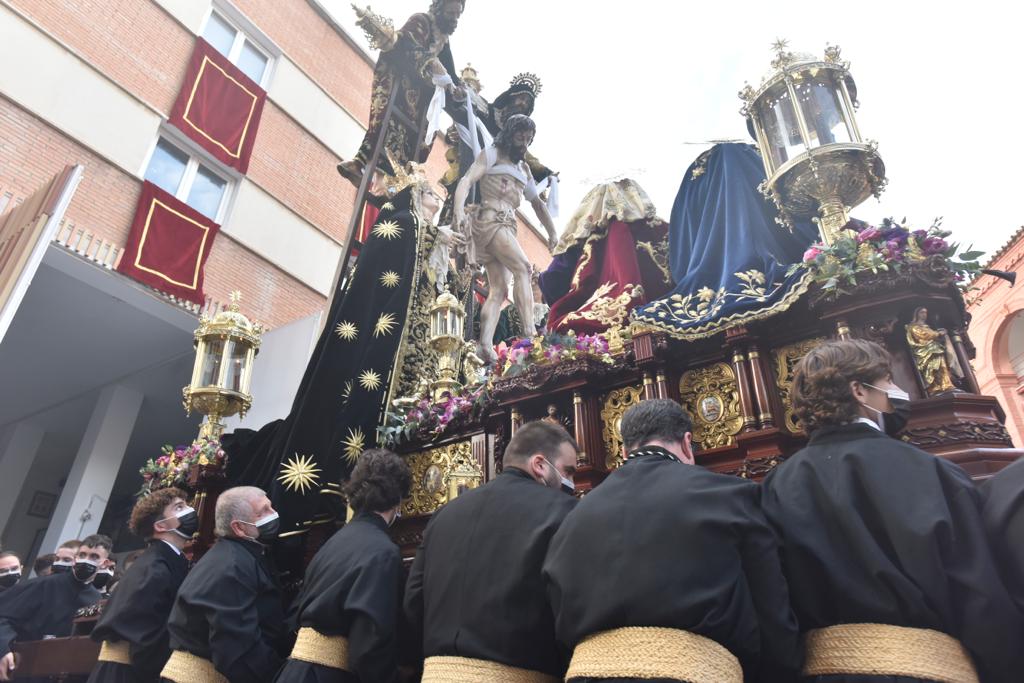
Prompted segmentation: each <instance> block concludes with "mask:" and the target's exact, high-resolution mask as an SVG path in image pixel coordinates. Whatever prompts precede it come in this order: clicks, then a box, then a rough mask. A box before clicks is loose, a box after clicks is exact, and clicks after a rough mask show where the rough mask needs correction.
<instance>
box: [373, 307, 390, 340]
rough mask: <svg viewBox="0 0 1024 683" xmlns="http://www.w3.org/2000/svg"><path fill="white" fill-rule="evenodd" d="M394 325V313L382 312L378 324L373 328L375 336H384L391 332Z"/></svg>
mask: <svg viewBox="0 0 1024 683" xmlns="http://www.w3.org/2000/svg"><path fill="white" fill-rule="evenodd" d="M394 327H395V315H394V313H381V314H380V317H379V318H377V324H376V325H375V326H374V328H373V336H374V337H383V336H384V335H386V334H391V330H392V329H394Z"/></svg>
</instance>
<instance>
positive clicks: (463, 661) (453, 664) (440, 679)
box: [420, 657, 559, 683]
mask: <svg viewBox="0 0 1024 683" xmlns="http://www.w3.org/2000/svg"><path fill="white" fill-rule="evenodd" d="M558 681H559V679H558V677H556V676H549V675H548V674H543V673H540V672H539V671H529V670H528V669H517V668H516V667H514V666H508V665H506V664H499V663H497V662H489V661H487V660H485V659H469V658H467V657H427V660H426V661H425V662H424V663H423V678H421V679H420V683H558Z"/></svg>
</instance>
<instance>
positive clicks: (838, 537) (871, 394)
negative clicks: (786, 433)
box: [762, 339, 1024, 683]
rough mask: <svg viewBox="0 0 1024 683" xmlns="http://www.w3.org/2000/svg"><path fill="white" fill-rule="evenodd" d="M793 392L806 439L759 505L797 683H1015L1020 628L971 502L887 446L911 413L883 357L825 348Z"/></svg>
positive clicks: (946, 469) (966, 491)
mask: <svg viewBox="0 0 1024 683" xmlns="http://www.w3.org/2000/svg"><path fill="white" fill-rule="evenodd" d="M791 391H792V393H791V399H792V401H793V408H794V410H795V412H796V414H797V416H798V417H799V419H800V421H801V424H802V425H803V427H804V429H805V430H806V431H807V432H808V434H809V435H810V441H809V443H808V445H807V447H805V448H803V449H802V450H800V451H799V452H797V453H796V454H795V455H793V456H792V457H791V458H790V459H789V460H787V461H786V462H785V463H783V464H782V465H781V466H780V467H778V468H777V469H776V470H775V471H773V472H772V473H771V474H769V475H768V477H767V478H766V479H765V482H764V485H763V486H764V489H763V492H762V507H763V509H764V512H765V515H766V516H767V517H768V520H769V521H770V522H771V523H772V525H773V526H774V527H775V528H776V530H777V532H778V534H779V536H780V546H781V548H782V549H783V553H782V557H783V567H784V570H785V572H786V577H787V579H788V581H789V585H790V586H793V587H794V590H793V591H792V592H791V594H790V597H791V599H792V601H793V608H794V610H795V612H796V615H797V619H798V620H799V622H800V628H801V630H802V631H804V632H806V649H807V658H806V663H805V665H804V671H803V673H804V676H805V678H806V679H807V680H810V681H821V682H822V683H824V682H825V681H828V682H829V683H840V682H854V681H855V682H866V681H914V680H941V681H947V680H953V681H972V680H977V678H976V677H975V676H976V675H980V679H981V680H982V681H984V682H985V683H997V682H1006V683H1009V681H1020V680H1021V676H1022V675H1024V659H1022V648H1021V644H1022V643H1024V625H1022V623H1021V617H1020V615H1019V614H1017V612H1016V610H1015V608H1014V605H1013V602H1012V600H1011V599H1010V597H1009V595H1008V594H1007V591H1006V589H1005V587H1004V586H1003V583H1002V581H1001V580H1000V578H999V573H998V571H997V569H996V566H995V562H994V559H993V556H992V552H991V550H990V549H989V546H988V542H987V540H986V537H985V529H984V526H983V524H982V520H981V514H980V511H979V496H978V492H977V491H976V490H975V488H974V486H973V485H972V483H971V480H970V478H969V477H968V476H967V474H966V473H965V472H964V471H963V470H962V469H960V468H959V467H957V466H956V465H954V464H953V463H951V462H949V461H948V460H945V459H943V458H941V457H935V456H933V455H931V454H930V453H926V452H924V451H922V450H920V449H918V448H916V447H914V446H912V445H910V444H908V443H905V442H903V441H900V440H897V439H893V438H890V437H889V436H887V432H888V433H892V434H895V433H897V432H899V431H900V430H901V429H902V428H903V426H904V425H905V423H906V415H907V413H908V412H909V400H908V396H907V394H906V392H904V391H902V390H901V389H899V387H897V386H896V385H895V384H893V382H892V371H891V365H890V359H889V355H888V353H887V352H886V351H885V350H884V349H883V348H882V347H880V346H879V345H877V344H874V343H872V342H868V341H865V340H861V339H855V340H851V341H837V342H829V343H826V344H823V345H821V346H819V347H817V348H816V349H814V350H812V351H811V352H810V353H808V354H807V355H806V356H805V357H804V358H803V359H802V360H801V362H800V363H799V364H798V366H797V369H796V372H795V373H794V377H793V385H792V390H791ZM837 643H842V644H843V647H842V649H841V650H840V649H837V647H836V644H837ZM914 652H918V653H921V652H927V654H926V655H924V656H918V657H914V656H912V655H913V653H914ZM972 659H973V662H972ZM975 670H976V671H977V674H975ZM879 672H885V673H886V674H887V675H884V676H882V675H877V674H878V673H879Z"/></svg>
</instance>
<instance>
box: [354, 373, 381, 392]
mask: <svg viewBox="0 0 1024 683" xmlns="http://www.w3.org/2000/svg"><path fill="white" fill-rule="evenodd" d="M359 386H361V387H362V388H363V389H366V390H367V391H376V390H377V389H380V375H379V374H377V373H376V372H374V371H373V370H366V371H365V372H363V373H362V374H360V375H359Z"/></svg>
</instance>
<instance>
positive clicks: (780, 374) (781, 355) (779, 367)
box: [773, 337, 825, 433]
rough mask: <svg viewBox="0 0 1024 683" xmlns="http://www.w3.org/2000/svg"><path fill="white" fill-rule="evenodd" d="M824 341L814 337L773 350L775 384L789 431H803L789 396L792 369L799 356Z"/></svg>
mask: <svg viewBox="0 0 1024 683" xmlns="http://www.w3.org/2000/svg"><path fill="white" fill-rule="evenodd" d="M824 343H825V339H824V338H822V337H815V338H813V339H805V340H803V341H799V342H796V343H795V344H789V345H788V346H780V347H779V348H777V349H775V350H774V351H773V355H774V356H775V386H777V387H778V388H779V398H781V399H782V407H783V409H784V411H785V414H786V415H785V418H784V419H785V423H786V428H787V429H789V431H791V432H794V433H802V432H803V430H802V429H800V422H799V421H798V420H797V419H796V413H795V412H793V402H792V401H791V400H790V397H789V394H790V389H791V388H792V387H793V371H794V370H795V369H796V364H797V363H799V362H800V359H801V358H803V357H804V356H806V355H807V354H808V353H810V351H811V350H812V349H814V348H816V347H818V346H820V345H822V344H824Z"/></svg>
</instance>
